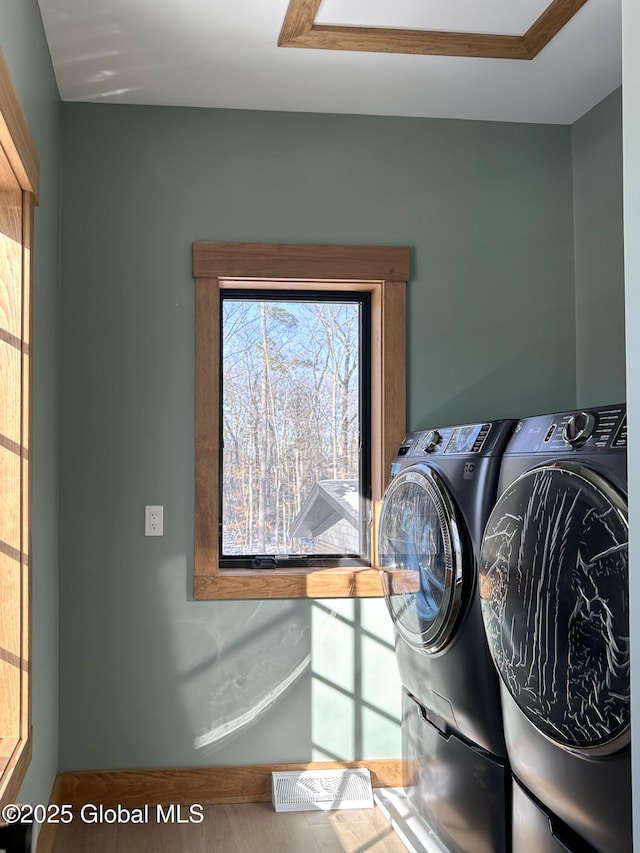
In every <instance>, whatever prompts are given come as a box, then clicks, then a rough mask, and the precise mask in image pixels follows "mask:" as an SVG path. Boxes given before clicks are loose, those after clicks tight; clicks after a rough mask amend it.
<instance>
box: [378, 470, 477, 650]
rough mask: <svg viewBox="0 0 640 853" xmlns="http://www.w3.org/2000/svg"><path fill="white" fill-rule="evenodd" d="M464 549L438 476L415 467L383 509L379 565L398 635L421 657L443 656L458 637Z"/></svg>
mask: <svg viewBox="0 0 640 853" xmlns="http://www.w3.org/2000/svg"><path fill="white" fill-rule="evenodd" d="M461 549H462V545H461V537H460V528H459V525H458V521H457V516H456V511H455V508H454V505H453V502H452V500H451V498H450V497H449V494H448V492H447V490H446V488H445V487H444V485H443V484H442V483H441V481H440V478H439V476H438V474H437V472H434V471H432V470H431V469H430V468H427V467H424V468H423V467H414V468H409V469H407V470H406V471H404V472H402V473H401V474H399V475H398V476H397V477H396V479H395V480H393V481H392V483H391V485H390V486H389V488H388V489H387V493H386V494H385V499H384V503H383V506H382V513H381V516H380V526H379V536H378V561H379V565H380V570H381V576H382V583H383V588H384V592H385V599H386V602H387V606H388V608H389V612H390V613H391V617H392V619H393V621H394V623H395V626H396V629H397V630H398V631H399V633H400V634H401V635H402V636H403V637H404V639H405V640H406V641H407V642H408V643H410V644H411V645H412V646H413V647H414V648H416V649H419V650H420V651H424V652H436V651H439V650H440V649H442V648H443V646H445V645H446V644H447V642H449V640H450V639H451V636H452V634H453V632H454V629H455V624H456V621H457V616H458V612H459V610H460V605H461V602H462V582H463V577H462V550H461Z"/></svg>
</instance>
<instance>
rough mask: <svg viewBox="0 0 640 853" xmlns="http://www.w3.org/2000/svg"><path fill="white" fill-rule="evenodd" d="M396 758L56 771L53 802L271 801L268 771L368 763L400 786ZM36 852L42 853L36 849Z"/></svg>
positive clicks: (377, 782)
mask: <svg viewBox="0 0 640 853" xmlns="http://www.w3.org/2000/svg"><path fill="white" fill-rule="evenodd" d="M401 765H402V762H401V761H400V759H374V760H371V761H345V762H313V763H309V764H251V765H237V766H230V767H186V768H176V769H166V770H106V771H101V772H83V773H61V774H60V775H59V776H58V778H57V780H56V788H55V793H56V796H57V797H58V800H57V802H58V804H59V805H62V804H67V803H68V804H70V805H71V806H72V807H73V809H74V811H76V810H79V809H80V808H82V806H83V805H85V804H87V803H92V804H95V805H103V806H105V807H113V806H117V805H118V803H120V805H122V806H125V807H126V808H140V807H141V806H144V805H146V804H156V803H160V804H163V805H164V804H170V803H180V804H181V805H191V804H193V803H201V804H203V805H215V804H217V803H266V802H269V801H270V800H271V774H272V772H273V771H283V770H306V769H309V770H321V769H336V768H341V767H367V768H368V769H369V770H370V771H371V780H372V784H373V787H374V788H395V787H399V786H400V785H402V767H401ZM38 853H44V851H40V849H38Z"/></svg>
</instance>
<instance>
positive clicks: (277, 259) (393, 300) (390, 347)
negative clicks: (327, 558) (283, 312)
mask: <svg viewBox="0 0 640 853" xmlns="http://www.w3.org/2000/svg"><path fill="white" fill-rule="evenodd" d="M193 277H194V279H195V283H196V434H195V530H194V535H195V540H194V588H193V593H194V598H195V599H197V600H211V599H267V598H349V597H373V596H381V595H382V594H383V593H382V587H381V584H380V576H379V572H378V569H377V566H376V530H377V519H378V516H379V509H380V503H381V501H382V495H383V492H384V488H385V485H386V482H387V479H388V475H389V470H390V466H391V461H392V459H393V457H394V455H395V452H396V450H397V448H398V446H399V444H400V443H401V441H402V439H403V438H404V435H405V431H406V423H405V409H406V316H405V315H406V282H407V280H408V279H409V249H408V248H407V247H401V246H331V245H298V244H286V243H275V244H274V243H212V242H196V243H194V244H193ZM225 286H228V287H234V288H238V287H241V288H243V289H244V288H246V289H247V290H250V289H264V288H265V287H267V288H269V289H272V290H278V289H281V290H291V289H295V290H304V289H305V288H307V289H313V290H326V291H345V290H350V291H366V292H369V293H371V303H372V304H371V348H372V353H371V355H372V358H371V447H370V452H371V493H372V504H373V506H372V510H373V512H372V524H373V530H372V531H371V534H372V535H371V545H372V552H373V559H372V565H371V566H368V567H364V568H360V567H336V568H313V567H306V568H299V569H259V570H252V569H221V568H220V567H219V565H218V560H219V535H220V531H219V476H220V469H219V381H218V378H219V371H220V352H219V350H220V347H219V335H220V332H219V329H220V326H219V318H220V289H221V288H224V287H225Z"/></svg>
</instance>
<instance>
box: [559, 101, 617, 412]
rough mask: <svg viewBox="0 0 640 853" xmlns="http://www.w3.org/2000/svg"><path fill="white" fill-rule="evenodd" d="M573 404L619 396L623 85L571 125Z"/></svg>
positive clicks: (611, 400) (600, 402)
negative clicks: (574, 305)
mask: <svg viewBox="0 0 640 853" xmlns="http://www.w3.org/2000/svg"><path fill="white" fill-rule="evenodd" d="M571 140H572V161H573V195H574V245H575V277H576V331H577V339H576V345H577V361H576V364H577V372H576V389H577V403H578V405H580V406H596V405H608V404H610V403H616V402H618V401H622V400H625V399H626V387H625V368H624V362H625V335H624V262H623V254H624V253H623V228H622V90H621V89H617V90H616V91H615V92H613V93H612V94H611V95H609V97H608V98H605V99H604V100H603V101H602V102H601V103H599V104H598V105H597V106H596V107H594V108H593V109H592V110H590V111H589V112H588V113H587V114H586V115H585V116H583V117H582V118H581V119H580V120H579V121H577V122H576V123H575V124H574V125H573V126H572V128H571Z"/></svg>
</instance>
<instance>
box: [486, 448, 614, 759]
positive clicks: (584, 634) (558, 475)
mask: <svg viewBox="0 0 640 853" xmlns="http://www.w3.org/2000/svg"><path fill="white" fill-rule="evenodd" d="M628 532H629V529H628V521H627V509H626V502H625V500H624V499H623V498H622V496H621V495H620V494H619V492H618V491H617V490H615V489H614V488H613V487H612V486H611V485H610V484H609V483H608V482H607V481H606V480H605V479H604V478H603V477H601V476H600V475H599V474H597V473H596V472H594V471H592V470H590V469H585V468H583V467H582V466H578V465H574V464H572V463H569V462H556V463H552V464H549V465H542V466H540V467H538V468H533V469H532V470H531V471H529V472H527V473H525V474H524V475H522V476H521V477H520V478H519V479H518V480H516V481H515V482H514V483H512V484H511V486H509V487H508V488H507V489H506V491H505V492H504V494H503V495H502V496H501V497H500V499H499V500H498V502H497V503H496V506H495V508H494V510H493V512H492V513H491V516H490V518H489V521H488V523H487V525H486V528H485V534H484V539H483V544H482V551H481V558H480V596H481V603H482V615H483V619H484V624H485V628H486V632H487V639H488V641H489V647H490V650H491V654H492V656H493V660H494V663H495V665H496V667H497V669H498V671H499V673H500V675H501V677H502V680H503V681H504V684H505V685H506V687H507V688H508V690H509V692H510V693H511V695H512V697H513V698H514V700H515V702H516V703H517V704H518V706H519V707H520V709H521V710H522V711H523V713H524V714H525V715H526V716H527V717H528V719H529V720H530V721H531V723H533V725H534V726H536V728H537V729H538V730H539V731H541V732H542V733H543V734H544V735H546V736H547V737H548V738H549V739H551V740H553V741H554V742H555V743H557V744H558V745H560V746H562V747H565V748H567V749H570V750H574V751H588V752H590V753H592V754H593V753H594V752H595V753H598V752H601V753H610V752H614V751H616V750H618V749H620V748H621V747H622V746H624V745H626V744H627V743H628V742H629V737H630V732H629V723H630V695H629V693H630V688H629V584H628V545H627V543H628Z"/></svg>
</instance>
